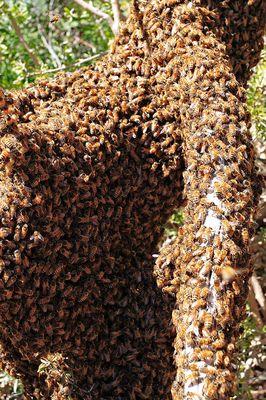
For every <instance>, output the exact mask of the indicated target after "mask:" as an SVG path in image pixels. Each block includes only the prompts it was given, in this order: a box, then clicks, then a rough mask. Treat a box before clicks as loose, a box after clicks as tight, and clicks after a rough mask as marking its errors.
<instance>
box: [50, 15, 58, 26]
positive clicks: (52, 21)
mask: <svg viewBox="0 0 266 400" xmlns="http://www.w3.org/2000/svg"><path fill="white" fill-rule="evenodd" d="M59 20H60V16H59V15H52V16H51V18H50V23H51V24H53V23H55V22H58V21H59Z"/></svg>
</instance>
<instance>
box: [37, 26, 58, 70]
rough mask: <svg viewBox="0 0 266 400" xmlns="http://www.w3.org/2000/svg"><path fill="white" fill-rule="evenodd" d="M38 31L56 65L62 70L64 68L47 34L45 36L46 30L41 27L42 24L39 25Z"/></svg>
mask: <svg viewBox="0 0 266 400" xmlns="http://www.w3.org/2000/svg"><path fill="white" fill-rule="evenodd" d="M38 31H39V33H40V36H41V39H42V41H43V44H44V46H45V47H46V48H47V50H48V51H49V53H50V55H51V57H52V60H53V61H54V65H55V66H57V67H59V68H61V67H62V63H61V61H60V59H59V57H58V55H57V54H56V52H55V51H54V49H53V47H52V45H51V44H50V43H49V42H48V41H47V39H46V37H45V34H44V29H43V27H42V26H41V24H39V23H38Z"/></svg>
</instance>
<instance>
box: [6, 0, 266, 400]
mask: <svg viewBox="0 0 266 400" xmlns="http://www.w3.org/2000/svg"><path fill="white" fill-rule="evenodd" d="M264 6H265V3H264V2H263V1H261V0H249V1H240V0H239V1H230V2H229V1H227V0H224V1H219V2H218V1H211V0H209V1H205V0H194V1H178V0H161V1H159V0H149V1H148V0H147V1H146V0H145V1H144V0H143V1H136V0H135V1H134V2H133V5H132V7H131V11H130V15H129V18H128V20H127V22H126V23H125V25H124V26H122V28H121V29H120V33H119V34H118V35H117V37H116V39H115V41H114V43H113V45H112V48H111V51H110V53H109V54H108V55H107V56H106V57H105V58H104V59H103V60H101V61H100V62H99V63H97V64H96V65H94V66H93V67H89V68H83V69H81V70H78V71H76V72H74V73H62V74H59V75H57V76H56V77H55V78H54V79H51V80H42V81H40V82H38V84H37V85H35V86H30V87H28V88H26V89H24V90H21V91H17V92H8V93H7V92H4V91H3V90H1V92H0V131H1V137H0V152H1V155H0V179H1V186H0V191H1V196H0V212H1V225H0V252H1V258H0V268H1V271H0V289H1V290H0V326H1V336H0V342H1V354H0V364H1V366H2V367H3V368H4V369H5V370H6V371H8V372H9V373H11V374H16V375H18V376H20V377H21V378H22V380H23V383H24V386H25V398H26V399H53V400H55V399H59V400H63V399H69V398H71V399H84V400H86V399H93V400H105V399H116V400H127V399H128V400H137V399H149V400H151V399H154V400H159V399H162V400H166V399H174V400H178V399H180V400H190V399H206V400H215V399H219V400H223V399H224V400H225V399H229V398H230V396H232V395H233V393H234V390H235V372H236V364H235V354H236V349H237V338H238V336H239V323H240V321H241V320H242V318H243V316H244V314H245V301H246V297H247V290H248V278H249V277H250V275H251V272H252V265H251V263H250V254H249V242H250V237H251V236H252V234H253V230H254V223H253V222H254V215H255V214H254V213H255V208H256V204H257V199H258V196H259V193H260V186H259V184H258V179H257V173H256V168H255V166H254V150H253V145H252V140H251V136H250V134H249V128H250V120H249V115H248V113H247V110H246V107H245V90H244V87H245V86H246V84H247V80H248V78H249V76H250V73H251V67H253V66H254V65H256V63H257V62H258V60H259V55H260V50H261V48H262V37H263V27H264V23H265V20H264V18H265V17H264V16H265V12H263V7H264ZM184 199H185V200H186V207H185V225H184V226H183V227H182V228H180V230H179V234H178V237H177V239H176V240H175V241H174V242H171V243H168V244H167V245H166V246H164V247H163V248H162V250H161V252H160V255H159V257H158V259H157V261H156V265H155V267H154V259H153V257H152V254H153V253H154V252H155V251H156V246H157V244H158V242H159V240H160V238H161V236H162V227H163V224H164V223H165V222H166V221H167V219H168V218H169V216H170V215H171V214H172V213H173V211H174V209H176V208H177V207H179V206H180V205H181V204H182V203H183V202H184ZM153 269H154V271H153ZM156 281H157V282H156ZM172 343H173V345H174V348H173V347H172ZM173 353H174V361H173Z"/></svg>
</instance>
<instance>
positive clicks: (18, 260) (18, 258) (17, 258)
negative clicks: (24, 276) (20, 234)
mask: <svg viewBox="0 0 266 400" xmlns="http://www.w3.org/2000/svg"><path fill="white" fill-rule="evenodd" d="M14 258H15V263H16V264H18V265H20V264H21V263H22V259H21V252H20V250H15V251H14Z"/></svg>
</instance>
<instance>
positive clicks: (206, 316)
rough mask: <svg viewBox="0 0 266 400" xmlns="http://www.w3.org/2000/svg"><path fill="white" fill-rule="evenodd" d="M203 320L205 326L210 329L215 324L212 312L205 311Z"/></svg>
mask: <svg viewBox="0 0 266 400" xmlns="http://www.w3.org/2000/svg"><path fill="white" fill-rule="evenodd" d="M201 320H202V322H203V324H204V326H205V327H206V328H207V329H210V328H211V327H212V324H213V317H212V315H211V314H209V313H207V312H205V313H204V314H203V315H202V317H201Z"/></svg>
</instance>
